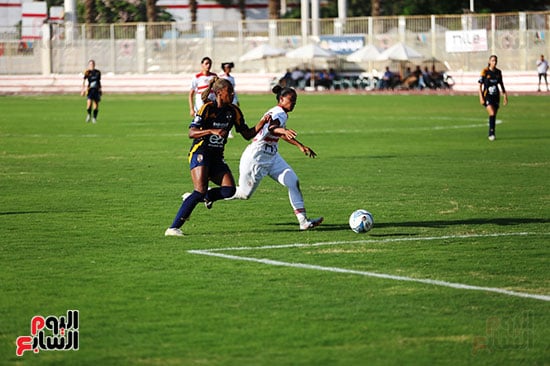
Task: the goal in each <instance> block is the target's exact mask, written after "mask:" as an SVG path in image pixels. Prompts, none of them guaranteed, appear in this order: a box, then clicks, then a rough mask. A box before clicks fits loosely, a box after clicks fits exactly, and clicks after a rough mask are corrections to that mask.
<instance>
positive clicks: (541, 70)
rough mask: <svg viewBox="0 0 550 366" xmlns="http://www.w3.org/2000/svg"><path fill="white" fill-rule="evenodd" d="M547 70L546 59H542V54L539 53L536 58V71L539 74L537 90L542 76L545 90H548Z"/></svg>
mask: <svg viewBox="0 0 550 366" xmlns="http://www.w3.org/2000/svg"><path fill="white" fill-rule="evenodd" d="M547 72H548V61H546V60H545V59H544V55H540V59H539V60H537V73H538V75H539V89H538V91H540V82H541V81H542V79H543V78H544V82H545V83H546V91H549V90H548V79H547V76H546V74H547Z"/></svg>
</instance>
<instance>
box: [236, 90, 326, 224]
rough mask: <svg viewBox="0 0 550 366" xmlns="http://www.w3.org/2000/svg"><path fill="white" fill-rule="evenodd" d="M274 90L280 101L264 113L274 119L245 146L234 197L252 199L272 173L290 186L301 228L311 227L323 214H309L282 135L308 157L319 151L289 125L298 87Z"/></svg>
mask: <svg viewBox="0 0 550 366" xmlns="http://www.w3.org/2000/svg"><path fill="white" fill-rule="evenodd" d="M272 91H273V93H274V94H276V95H277V105H276V106H275V107H273V108H271V109H270V110H269V111H267V112H266V113H265V114H264V116H266V115H270V116H271V122H270V123H268V124H266V125H264V126H263V128H262V129H261V130H260V131H259V132H258V134H257V135H256V137H254V140H253V142H252V143H251V144H250V145H248V146H247V147H246V149H245V150H244V152H243V154H242V156H241V161H240V165H239V173H240V176H239V185H238V187H237V191H236V192H235V195H234V196H233V197H232V198H231V199H236V198H238V199H245V200H246V199H249V198H250V197H251V196H252V194H253V193H254V191H255V190H256V189H257V188H258V186H259V185H260V182H261V180H262V179H263V177H265V176H266V175H269V176H270V177H271V178H272V179H274V180H276V181H277V182H279V183H280V184H282V185H283V186H285V187H287V188H288V197H289V199H290V205H291V206H292V208H293V209H294V213H295V214H296V218H297V219H298V222H299V223H300V230H307V229H311V228H314V227H316V226H318V225H320V224H321V223H322V222H323V218H322V217H319V218H316V219H308V218H307V216H306V209H305V206H304V197H303V195H302V192H301V190H300V184H299V181H298V176H297V175H296V173H295V172H294V170H292V168H291V167H290V165H288V163H287V162H286V161H285V160H284V159H283V157H282V156H281V155H280V154H279V152H278V150H279V146H278V142H279V139H280V138H281V139H283V140H285V141H286V142H288V143H290V144H292V145H294V146H296V147H298V148H299V149H300V151H301V152H303V153H304V154H305V155H307V156H309V157H312V158H314V157H315V156H317V154H315V152H314V151H313V150H311V149H310V148H309V147H307V146H305V145H304V144H302V143H301V142H299V141H298V140H296V131H294V130H291V129H288V128H286V122H287V120H288V113H289V112H291V111H292V110H293V109H294V106H295V105H296V100H297V97H298V96H297V94H296V90H294V89H292V88H283V87H281V86H280V85H275V87H273V90H272Z"/></svg>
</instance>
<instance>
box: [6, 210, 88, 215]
mask: <svg viewBox="0 0 550 366" xmlns="http://www.w3.org/2000/svg"><path fill="white" fill-rule="evenodd" d="M67 212H89V211H86V210H62V211H51V210H49V211H48V210H41V211H38V210H36V211H4V212H0V216H7V215H34V214H48V215H49V214H56V213H67Z"/></svg>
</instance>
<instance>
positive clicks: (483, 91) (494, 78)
mask: <svg viewBox="0 0 550 366" xmlns="http://www.w3.org/2000/svg"><path fill="white" fill-rule="evenodd" d="M497 62H498V59H497V56H495V55H491V56H490V57H489V64H488V65H487V67H486V68H484V69H483V70H481V76H480V78H479V103H481V105H482V106H484V107H485V109H487V113H489V140H491V141H494V140H495V138H496V135H495V126H496V120H497V112H498V108H499V106H500V90H499V87H500V89H501V90H502V95H503V101H504V105H506V104H508V96H507V95H506V89H504V82H503V81H502V71H500V69H497Z"/></svg>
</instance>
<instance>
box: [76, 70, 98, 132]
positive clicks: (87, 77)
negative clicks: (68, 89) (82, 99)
mask: <svg viewBox="0 0 550 366" xmlns="http://www.w3.org/2000/svg"><path fill="white" fill-rule="evenodd" d="M86 81H87V82H88V87H86ZM101 93H102V91H101V71H99V70H98V69H96V68H95V61H94V60H90V61H88V68H87V69H86V71H84V78H83V81H82V91H81V92H80V94H81V95H82V96H85V95H86V97H87V98H86V112H87V115H86V122H90V118H91V119H92V123H96V121H97V114H98V113H99V102H100V100H101ZM92 108H93V110H92ZM92 112H93V115H92Z"/></svg>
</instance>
